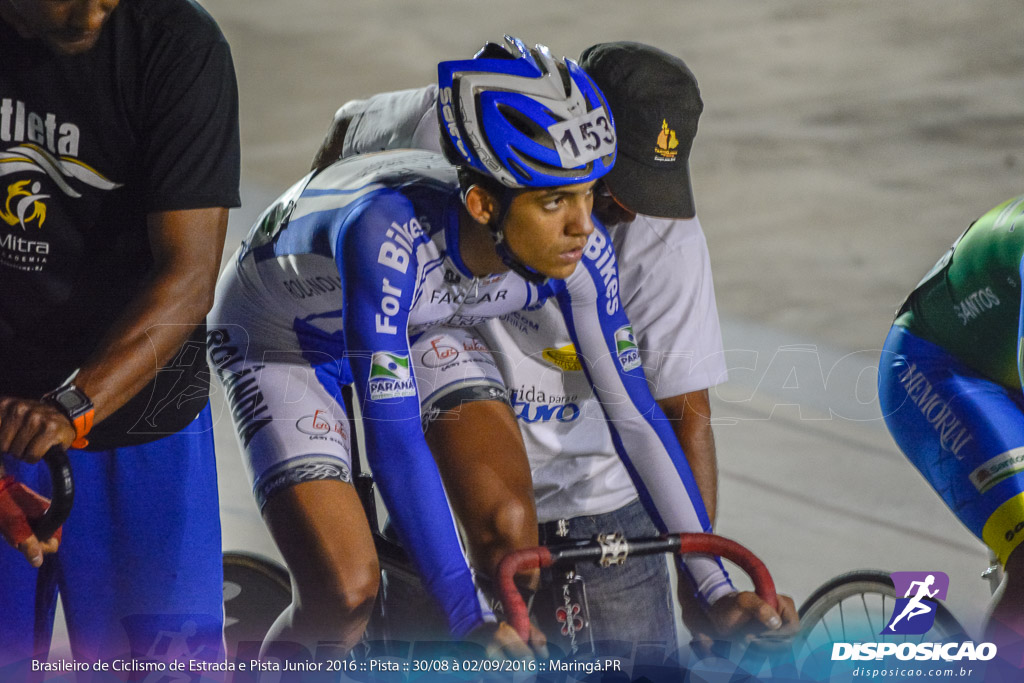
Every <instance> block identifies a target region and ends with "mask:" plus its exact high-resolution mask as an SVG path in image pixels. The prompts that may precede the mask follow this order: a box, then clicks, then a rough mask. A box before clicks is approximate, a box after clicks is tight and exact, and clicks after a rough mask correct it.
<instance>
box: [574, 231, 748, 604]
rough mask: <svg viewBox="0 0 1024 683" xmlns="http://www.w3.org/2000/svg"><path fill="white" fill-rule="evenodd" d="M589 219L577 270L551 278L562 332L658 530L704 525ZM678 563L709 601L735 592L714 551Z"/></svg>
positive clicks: (605, 243) (610, 263) (609, 259)
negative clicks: (563, 326) (589, 230)
mask: <svg viewBox="0 0 1024 683" xmlns="http://www.w3.org/2000/svg"><path fill="white" fill-rule="evenodd" d="M595 225H596V230H595V232H594V234H593V235H592V236H591V239H590V241H589V243H588V245H587V248H586V250H585V252H584V257H583V260H582V261H581V262H580V265H579V267H578V268H577V269H576V272H574V273H573V275H572V276H571V277H570V278H569V279H568V280H566V281H562V282H556V283H554V287H555V291H556V295H557V297H558V301H559V305H560V307H561V309H562V313H563V315H564V316H565V321H566V326H567V328H568V329H569V334H570V336H571V337H572V339H573V343H574V344H575V345H576V348H578V349H580V351H581V359H582V360H584V369H585V370H586V372H587V376H588V378H589V379H590V382H591V384H592V385H593V387H594V393H595V395H596V396H597V398H598V400H599V401H600V402H601V405H602V407H603V408H604V411H605V414H606V416H607V418H608V420H609V422H608V426H609V429H610V430H611V433H612V441H613V443H614V444H615V448H616V450H617V451H618V453H619V456H620V457H621V458H622V460H623V462H624V464H625V465H626V469H627V471H629V473H630V476H631V477H632V479H633V482H634V484H635V485H636V487H637V491H638V493H639V494H640V500H641V501H642V502H643V504H644V506H645V507H646V508H647V511H648V513H649V514H650V515H651V519H652V520H653V521H654V523H655V525H657V526H658V528H659V529H660V530H661V531H662V532H663V533H665V532H668V533H679V532H701V531H710V530H711V522H710V520H709V518H708V516H707V511H706V510H705V508H704V503H703V501H702V499H701V493H700V490H699V489H698V487H697V483H696V481H695V480H694V477H693V473H692V472H691V470H690V467H689V465H688V464H687V462H686V457H685V456H684V455H683V451H682V448H680V446H679V442H678V441H677V440H676V438H675V434H673V432H672V430H671V427H670V425H669V423H668V421H667V420H666V419H665V415H664V413H663V412H662V411H661V409H660V408H659V407H658V405H657V404H656V403H655V401H654V399H653V397H652V396H651V393H650V389H649V387H648V385H647V380H646V379H645V377H644V374H643V370H642V369H641V367H640V359H639V350H638V349H637V348H636V346H635V339H633V338H631V337H630V336H629V334H630V333H629V330H628V329H627V328H628V326H629V321H628V319H627V318H626V316H625V313H624V312H623V311H622V307H621V304H620V301H619V297H618V279H617V277H618V276H617V271H616V266H615V261H614V258H615V256H614V251H613V249H612V247H611V241H610V239H609V238H608V236H607V232H605V230H604V228H603V227H601V226H600V225H599V224H597V222H596V221H595ZM620 349H622V350H621V351H620ZM685 569H686V570H688V572H689V573H690V574H691V575H692V576H693V579H694V585H695V586H696V587H697V590H698V592H699V593H700V595H701V596H702V597H703V598H704V600H706V601H707V602H709V603H712V602H714V601H715V600H717V599H718V598H721V597H723V596H725V595H727V594H729V593H732V592H734V591H735V589H734V588H733V586H732V583H731V582H730V581H729V578H728V576H727V575H726V574H725V571H724V569H723V567H722V565H721V562H720V561H718V560H717V559H716V558H711V557H708V556H699V555H697V556H690V557H688V558H687V559H686V564H685Z"/></svg>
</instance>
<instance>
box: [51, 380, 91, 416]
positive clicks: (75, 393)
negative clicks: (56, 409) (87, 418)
mask: <svg viewBox="0 0 1024 683" xmlns="http://www.w3.org/2000/svg"><path fill="white" fill-rule="evenodd" d="M50 399H51V400H52V401H54V402H55V403H57V405H59V406H60V407H61V409H62V410H63V411H64V412H66V413H67V414H68V415H69V416H70V417H72V418H75V417H78V416H79V415H81V414H82V413H85V412H87V411H89V410H91V409H92V401H90V400H89V397H88V396H86V395H85V394H84V393H82V391H81V390H79V389H78V387H74V386H70V387H64V388H63V389H58V390H57V391H56V392H55V393H53V394H51V395H50Z"/></svg>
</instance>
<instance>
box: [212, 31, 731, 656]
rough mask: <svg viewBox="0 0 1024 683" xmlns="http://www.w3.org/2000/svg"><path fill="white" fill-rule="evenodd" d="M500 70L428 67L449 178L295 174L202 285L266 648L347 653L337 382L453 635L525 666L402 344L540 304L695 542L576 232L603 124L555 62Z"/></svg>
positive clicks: (438, 171) (708, 574) (616, 313)
mask: <svg viewBox="0 0 1024 683" xmlns="http://www.w3.org/2000/svg"><path fill="white" fill-rule="evenodd" d="M507 52H508V54H506V55H503V56H500V57H481V58H478V59H473V60H461V61H452V62H443V63H441V64H440V65H439V66H438V74H439V83H438V89H439V92H440V93H442V102H443V106H442V107H441V108H440V110H439V113H438V121H439V123H440V125H441V129H442V131H443V135H444V139H445V149H446V154H447V156H448V158H449V159H451V160H452V161H453V162H455V164H456V166H457V171H456V169H455V168H453V167H451V166H450V165H448V164H447V163H445V161H444V159H443V158H442V157H439V156H437V155H435V154H433V153H430V152H417V151H399V152H392V153H385V154H379V155H365V156H361V157H358V158H353V159H347V160H343V161H341V162H338V163H336V164H333V165H331V166H329V167H328V168H326V169H324V170H323V171H321V172H320V173H318V174H310V175H309V176H307V177H306V178H305V179H303V180H302V181H300V182H299V183H298V184H297V185H296V186H294V187H293V188H292V189H291V190H289V191H288V192H287V193H286V194H285V195H284V196H282V198H281V199H279V201H278V202H277V203H276V204H275V205H274V206H272V207H271V208H270V209H268V211H266V212H265V213H264V215H263V217H262V218H261V219H260V220H259V221H258V222H257V224H256V226H254V229H253V231H252V232H251V233H250V235H249V237H248V238H247V240H246V241H245V242H244V243H243V245H242V247H241V249H240V251H239V253H238V254H237V256H236V258H235V259H233V262H232V264H231V266H230V267H229V268H228V269H227V271H226V272H225V273H224V275H223V276H222V279H221V281H220V283H219V284H218V297H217V303H216V304H215V308H214V313H213V314H212V315H213V318H214V320H215V328H214V329H212V330H211V332H210V335H209V338H208V349H209V352H210V356H211V360H212V361H213V363H214V364H215V365H216V366H217V368H218V374H219V376H220V377H221V379H222V381H223V382H224V384H225V388H226V390H227V394H228V398H229V400H230V401H231V403H232V410H233V414H234V416H235V418H236V430H237V432H238V434H239V437H240V440H241V442H242V444H243V447H244V449H245V451H246V455H247V459H248V464H249V466H250V468H251V473H252V476H253V480H254V487H255V494H256V497H257V500H258V501H259V503H260V505H261V508H262V510H263V515H264V518H265V521H266V523H267V525H268V527H269V528H270V531H271V533H272V534H273V535H274V538H275V540H276V541H277V543H278V545H279V547H280V549H281V551H282V554H283V555H284V557H285V560H286V562H288V564H289V567H290V569H291V570H292V573H293V577H294V581H295V584H296V586H295V587H296V591H295V600H294V601H293V603H292V605H291V607H290V609H289V610H287V611H286V612H285V614H284V615H282V618H281V619H279V620H278V622H277V623H276V624H275V626H274V628H273V629H272V630H271V633H270V635H268V641H271V640H274V639H283V640H292V641H298V642H304V643H307V644H313V643H315V642H316V641H317V639H319V638H328V639H330V640H335V641H340V642H342V643H343V645H346V646H351V645H352V644H353V643H354V642H356V641H357V640H358V638H359V636H360V634H361V632H362V629H363V627H364V624H365V621H366V618H367V615H368V612H369V609H370V607H371V606H372V602H373V599H374V596H375V593H376V590H377V582H378V567H377V563H376V558H375V555H374V548H373V544H372V540H371V537H370V532H369V529H368V527H367V523H366V520H365V516H364V513H363V511H362V509H361V507H360V504H359V501H358V498H357V496H356V494H355V491H354V489H353V488H352V487H351V486H349V485H348V480H349V478H350V476H349V463H348V458H349V453H348V434H347V431H346V428H345V425H344V420H343V412H342V411H341V408H340V395H339V387H340V385H341V384H343V383H347V382H354V386H355V389H356V392H357V395H358V401H359V408H360V412H361V414H362V416H363V425H364V427H365V436H366V446H367V456H368V458H369V461H370V465H371V468H372V469H373V472H374V477H375V479H376V481H377V482H378V484H379V486H380V490H381V493H382V495H383V497H384V500H385V503H386V504H387V506H388V509H389V511H390V512H391V515H392V520H393V522H394V526H395V528H396V531H397V533H398V535H399V537H400V539H401V541H402V542H403V544H404V545H405V547H406V548H407V549H408V550H409V552H410V555H411V556H412V560H413V563H414V564H415V566H416V568H417V570H418V571H419V573H420V574H421V576H422V577H423V579H424V583H425V585H426V588H427V590H428V591H429V592H430V593H431V594H432V595H433V596H434V597H435V599H436V600H437V601H438V602H439V604H440V605H441V606H442V608H443V611H444V613H445V615H446V617H447V619H448V624H449V627H450V630H451V632H452V633H453V634H455V635H456V636H459V637H461V636H465V635H467V634H469V633H471V632H475V633H474V635H475V636H479V637H482V638H483V639H485V640H489V642H491V643H495V644H499V645H500V644H502V643H504V644H505V645H506V646H507V647H508V648H510V649H511V650H513V651H515V650H516V649H517V648H518V651H519V652H522V643H518V642H516V641H517V640H518V639H517V637H515V636H514V635H512V634H511V629H510V628H509V627H507V625H500V626H497V627H496V626H494V625H493V624H489V623H487V622H488V620H489V619H492V617H491V616H490V615H489V614H488V610H487V609H486V608H485V606H484V605H483V604H482V603H481V601H480V599H479V598H478V596H477V592H476V590H475V587H474V585H473V581H472V578H471V575H470V571H469V569H468V567H467V565H466V562H465V559H464V557H463V554H462V552H461V550H460V547H459V541H458V537H457V534H456V532H455V528H454V525H453V522H452V519H451V515H450V513H449V512H448V508H447V504H446V501H445V496H444V492H443V490H442V487H441V482H440V478H439V476H438V473H437V468H436V466H435V464H434V462H433V459H432V457H431V455H430V451H429V449H428V448H427V444H426V443H425V441H424V438H423V435H422V431H421V428H420V401H419V396H418V395H417V383H416V382H417V380H416V377H415V375H414V373H413V372H412V367H411V360H412V359H411V355H412V352H411V350H410V342H415V341H416V340H417V339H418V338H419V337H420V336H421V335H423V334H425V333H427V332H429V331H430V330H431V329H433V328H436V327H438V326H440V325H446V326H449V327H460V326H472V325H475V324H479V323H480V322H482V321H484V320H486V319H488V318H491V317H494V316H496V315H501V314H504V313H508V312H512V311H516V310H520V309H523V308H526V307H534V306H538V305H540V304H542V303H543V302H544V301H545V300H547V299H549V298H554V299H555V300H557V301H558V303H559V306H560V308H561V310H562V312H563V315H564V316H565V317H566V319H567V320H569V321H571V326H570V328H571V330H572V333H573V340H574V343H575V344H577V346H578V348H579V349H580V351H581V358H584V359H585V360H584V362H585V363H586V367H587V370H588V372H589V374H590V376H591V377H592V379H593V382H594V386H595V388H596V389H595V391H596V393H597V395H598V397H599V398H600V399H601V400H602V405H603V406H604V408H605V410H607V411H608V413H609V415H610V416H612V417H613V418H618V419H620V420H621V423H620V424H621V427H620V429H619V435H620V438H621V444H622V445H624V446H625V447H626V448H628V449H629V451H630V452H631V453H633V454H634V458H635V463H634V464H635V467H636V469H637V470H638V471H639V473H640V475H641V476H642V477H643V478H644V480H645V481H647V482H648V483H649V484H650V485H651V495H652V497H653V498H655V499H656V500H657V501H658V503H659V509H660V510H662V511H663V514H664V518H665V519H666V522H667V523H668V524H669V525H670V526H672V527H674V528H677V529H679V530H684V529H688V530H700V529H703V528H706V527H707V516H706V513H705V512H704V508H703V504H702V503H701V500H700V494H699V492H698V491H697V489H696V485H695V484H694V482H693V478H692V475H691V474H690V471H689V468H688V467H687V465H686V462H685V459H684V457H683V454H682V451H681V450H680V449H679V447H678V444H676V443H675V442H674V441H673V439H672V438H671V431H670V429H669V426H668V424H667V422H666V421H665V420H664V417H663V415H662V414H661V412H660V410H658V408H657V406H656V405H655V404H654V402H653V399H652V398H651V396H650V393H649V391H648V389H647V384H646V381H645V380H644V378H643V374H642V372H641V371H640V370H639V368H638V367H637V365H638V363H637V364H636V365H634V364H633V360H634V359H633V358H632V357H629V356H628V355H624V354H620V353H618V352H617V351H616V344H617V340H619V339H621V338H624V336H625V335H627V334H628V329H629V325H628V321H627V320H626V318H625V316H624V314H623V312H622V310H621V305H620V303H619V300H618V297H617V286H618V279H617V275H616V272H615V267H614V261H613V260H612V259H613V258H614V254H613V250H612V247H611V244H610V241H609V239H608V237H607V233H606V232H605V231H604V230H603V228H601V226H599V225H596V224H595V223H593V222H592V221H591V220H590V210H591V205H592V191H593V186H594V183H595V182H596V180H597V179H598V178H600V177H601V176H603V175H604V174H605V173H606V172H607V170H608V169H609V168H610V166H611V163H612V161H613V159H614V154H615V133H614V129H613V126H612V122H611V117H610V115H609V114H608V110H607V105H606V103H605V101H604V99H603V96H602V95H601V93H600V91H599V90H598V89H597V88H596V87H595V86H594V84H593V83H592V81H591V80H590V79H589V78H588V77H587V76H586V75H585V74H584V73H583V72H582V71H581V70H580V69H579V67H578V66H577V65H576V64H575V63H574V62H572V61H571V60H568V59H562V60H556V59H554V58H553V57H552V56H551V55H550V53H549V52H548V51H547V49H546V48H544V47H542V46H537V47H536V48H535V49H533V50H529V49H527V48H526V47H525V46H524V45H523V43H522V42H521V41H518V40H515V39H509V40H508V45H507ZM303 371H305V372H306V377H307V379H308V380H309V381H308V382H307V384H306V385H305V386H304V387H302V386H300V387H298V388H296V386H295V385H296V381H297V380H296V377H299V379H300V380H301V373H302V372H303ZM325 418H326V419H325ZM318 420H319V421H318ZM687 567H688V569H689V570H690V571H691V572H692V573H693V574H694V576H695V578H696V581H697V586H698V588H699V590H700V591H701V594H702V596H703V597H704V598H705V599H706V600H708V601H709V602H714V601H715V600H717V599H718V598H720V597H722V596H724V595H727V594H730V593H732V591H733V588H732V586H731V583H730V582H729V580H728V578H727V576H726V575H725V573H724V571H723V569H722V567H721V564H720V562H718V561H717V560H716V559H714V558H709V557H706V556H695V557H692V558H689V561H688V563H687ZM339 615H340V616H339Z"/></svg>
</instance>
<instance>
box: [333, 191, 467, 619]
mask: <svg viewBox="0 0 1024 683" xmlns="http://www.w3.org/2000/svg"><path fill="white" fill-rule="evenodd" d="M425 239H426V238H425V236H424V235H423V232H422V230H421V229H420V228H419V224H418V223H417V221H416V218H415V214H414V213H413V210H412V206H411V204H410V203H409V202H408V200H406V199H405V198H404V197H402V196H401V195H399V194H398V193H382V195H381V196H378V197H376V198H375V199H374V200H372V201H370V202H368V204H367V206H365V207H363V209H362V210H360V211H358V212H357V214H356V215H355V216H354V218H353V219H352V220H351V221H350V222H349V223H347V224H346V225H345V226H344V227H343V228H342V230H341V231H340V232H339V233H338V239H337V251H336V257H335V260H336V261H337V263H338V271H339V274H340V276H341V282H342V291H343V292H344V294H345V304H344V309H343V312H342V318H343V328H344V334H345V345H346V354H347V356H348V361H349V365H350V367H351V369H352V374H353V377H354V381H355V389H356V393H357V395H358V397H359V401H360V406H361V408H362V416H363V421H362V422H363V428H364V433H365V436H366V439H365V441H366V443H365V446H366V456H367V460H368V462H369V464H370V468H371V469H372V470H373V476H374V480H375V481H376V483H377V485H378V487H379V489H380V492H381V495H382V497H383V499H384V504H385V505H386V506H387V508H388V511H389V512H390V514H391V519H392V522H393V524H394V526H395V529H396V531H397V532H398V535H399V538H400V539H401V541H402V544H403V546H404V547H405V548H406V550H407V551H408V553H409V555H410V557H411V558H412V561H413V564H414V565H415V567H416V569H417V571H418V572H419V574H420V576H421V577H422V578H423V582H424V585H425V586H426V588H427V590H428V591H429V592H430V594H431V595H433V596H434V597H435V599H437V601H438V602H439V603H440V605H441V607H442V609H443V610H444V612H445V614H446V615H447V617H448V622H449V627H450V628H451V630H452V632H453V633H454V634H455V635H456V636H462V635H465V634H466V633H467V632H469V631H470V630H472V629H473V628H475V627H476V626H478V625H480V624H481V623H482V622H483V620H484V618H485V614H484V611H483V608H482V607H481V604H480V601H479V600H478V598H477V593H476V589H475V587H474V585H473V580H472V576H471V574H470V571H469V567H468V566H467V564H466V561H465V559H464V557H463V553H462V549H461V546H460V545H459V539H458V535H457V533H456V530H455V525H454V522H453V520H452V517H451V513H450V511H449V508H448V503H447V499H446V498H445V493H444V489H443V487H442V485H441V478H440V475H439V473H438V471H437V467H436V465H435V464H434V459H433V457H432V456H431V453H430V450H429V448H428V446H427V444H426V441H425V439H424V437H423V431H422V429H421V426H420V403H419V396H418V392H417V389H416V379H415V376H414V373H413V368H412V364H411V363H410V351H409V339H408V334H407V328H408V320H409V311H410V309H411V306H412V302H413V298H414V296H415V288H416V284H417V263H416V246H417V244H419V243H421V242H422V241H423V240H425Z"/></svg>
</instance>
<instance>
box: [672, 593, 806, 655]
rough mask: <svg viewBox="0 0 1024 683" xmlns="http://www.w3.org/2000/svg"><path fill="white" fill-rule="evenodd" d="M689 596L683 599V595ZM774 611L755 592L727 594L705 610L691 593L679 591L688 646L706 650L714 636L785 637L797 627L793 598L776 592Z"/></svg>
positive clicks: (739, 638)
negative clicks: (776, 609)
mask: <svg viewBox="0 0 1024 683" xmlns="http://www.w3.org/2000/svg"><path fill="white" fill-rule="evenodd" d="M687 596H688V597H689V599H688V600H687V599H685V597H687ZM778 599H779V610H778V612H776V611H775V610H773V609H772V608H771V606H769V605H768V603H766V602H765V601H764V600H762V599H761V598H759V597H758V596H757V594H756V593H752V592H742V593H733V594H732V595H727V596H725V597H724V598H721V599H720V600H718V601H717V602H716V603H715V604H714V605H712V606H711V608H710V609H709V610H707V611H705V610H704V609H703V608H702V607H701V606H700V605H699V604H698V603H697V601H696V599H695V598H693V595H692V593H687V594H685V595H684V594H683V593H682V591H680V604H681V606H682V608H683V609H682V616H683V623H684V624H685V625H686V627H687V629H689V631H690V638H691V641H692V642H691V643H690V645H691V647H693V648H694V650H696V651H697V652H698V653H707V652H710V650H711V645H712V644H713V643H714V641H716V640H745V641H750V640H753V639H754V638H756V637H769V636H770V637H771V638H773V639H774V638H788V637H791V636H793V635H795V634H796V633H797V631H798V630H799V622H800V620H799V617H798V616H797V613H796V606H795V605H794V604H793V599H792V598H791V597H789V596H788V595H781V594H780V595H779V596H778Z"/></svg>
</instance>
